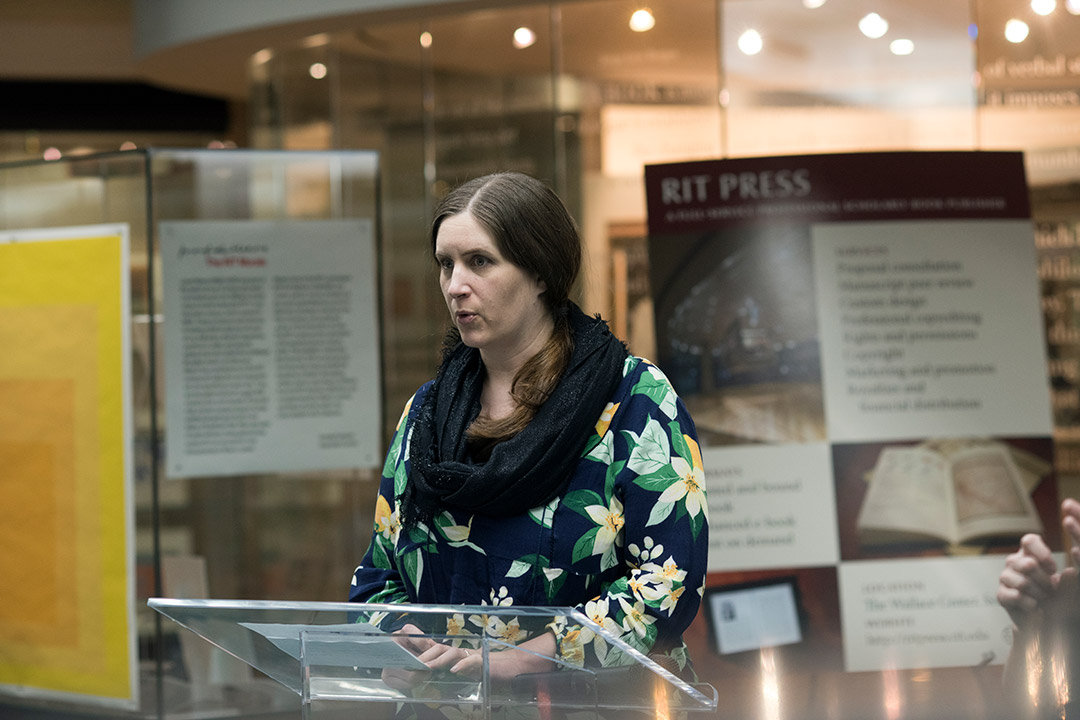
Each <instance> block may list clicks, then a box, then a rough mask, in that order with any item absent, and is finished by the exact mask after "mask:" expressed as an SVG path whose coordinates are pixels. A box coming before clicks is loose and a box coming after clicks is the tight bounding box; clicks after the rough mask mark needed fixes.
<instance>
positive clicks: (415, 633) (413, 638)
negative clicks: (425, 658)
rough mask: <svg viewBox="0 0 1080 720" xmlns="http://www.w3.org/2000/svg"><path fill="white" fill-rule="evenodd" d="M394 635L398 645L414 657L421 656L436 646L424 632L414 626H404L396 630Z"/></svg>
mask: <svg viewBox="0 0 1080 720" xmlns="http://www.w3.org/2000/svg"><path fill="white" fill-rule="evenodd" d="M393 635H394V641H395V642H396V643H397V644H398V645H401V646H402V647H403V648H405V649H406V650H408V651H410V652H412V653H413V654H414V655H419V654H421V653H423V652H425V651H426V650H428V649H429V648H430V647H431V646H432V645H435V644H436V643H435V641H434V640H432V639H431V638H430V637H426V636H424V631H423V630H421V629H420V628H418V627H416V626H415V625H412V624H408V625H403V626H402V627H401V629H399V630H395V631H394V633H393Z"/></svg>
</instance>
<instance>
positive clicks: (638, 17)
mask: <svg viewBox="0 0 1080 720" xmlns="http://www.w3.org/2000/svg"><path fill="white" fill-rule="evenodd" d="M655 26H656V18H655V17H653V14H652V10H650V9H649V8H641V9H640V10H635V11H634V14H633V15H631V16H630V29H631V30H633V31H634V32H648V31H649V30H652V29H653V27H655Z"/></svg>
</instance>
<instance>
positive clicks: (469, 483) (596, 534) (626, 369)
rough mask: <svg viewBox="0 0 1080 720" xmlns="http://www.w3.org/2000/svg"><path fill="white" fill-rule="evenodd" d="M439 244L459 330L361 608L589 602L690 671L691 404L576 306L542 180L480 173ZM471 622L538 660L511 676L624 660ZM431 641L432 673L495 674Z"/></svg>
mask: <svg viewBox="0 0 1080 720" xmlns="http://www.w3.org/2000/svg"><path fill="white" fill-rule="evenodd" d="M431 242H432V252H433V254H434V257H435V260H436V262H437V263H438V265H439V284H440V287H441V289H442V293H443V297H444V298H445V300H446V304H447V307H448V308H449V310H450V316H451V319H452V321H453V328H452V329H451V332H450V335H449V337H448V340H447V343H446V345H445V348H444V353H443V361H442V365H441V367H440V368H439V370H438V372H437V374H436V377H435V379H434V380H433V381H432V382H429V383H428V384H426V385H424V386H423V387H422V388H420V390H419V391H417V393H416V394H415V395H414V397H413V399H412V400H411V401H410V403H409V404H408V405H407V406H406V408H405V412H404V413H403V415H402V418H401V421H400V422H399V424H398V428H397V431H396V433H395V436H394V439H393V441H392V443H391V446H390V451H389V453H388V456H387V459H386V463H385V467H384V470H383V479H382V485H381V487H380V490H379V497H378V500H377V504H376V518H375V532H374V535H373V538H372V543H371V546H370V548H369V549H368V552H367V554H366V555H365V557H364V560H363V564H361V565H360V567H358V568H357V569H356V572H355V574H354V576H353V582H352V588H351V591H350V600H353V601H357V602H373V603H374V602H378V603H424V604H428V603H439V604H447V603H450V604H470V605H479V604H491V605H495V604H498V605H510V604H513V605H546V606H574V607H577V608H579V609H580V610H582V611H583V612H584V613H586V614H587V615H588V616H590V617H591V618H593V619H595V620H596V621H597V622H598V623H600V624H601V625H603V626H604V627H605V628H607V629H608V630H610V631H611V632H613V633H614V634H616V635H618V636H619V637H621V638H622V639H623V640H625V641H626V642H628V643H629V644H630V645H632V646H633V647H635V648H636V649H638V650H640V651H642V652H644V653H648V654H651V655H653V656H654V657H657V658H658V659H659V660H660V661H661V662H664V663H665V666H667V667H669V668H672V669H675V670H678V671H682V670H684V669H686V668H687V662H688V659H687V656H686V651H685V646H684V645H683V642H682V633H683V631H684V630H685V629H686V627H687V626H688V625H689V624H690V622H691V620H692V619H693V617H694V615H695V613H696V612H697V609H698V605H699V603H700V600H701V594H702V591H703V580H704V574H705V566H706V549H707V547H708V530H707V519H706V515H707V506H706V501H705V493H704V474H703V471H702V467H701V455H700V451H699V449H698V444H697V440H696V435H695V430H694V424H693V421H692V420H691V419H690V416H689V415H688V414H687V412H686V409H685V408H684V407H683V405H682V402H681V401H680V400H679V398H678V397H677V396H676V394H675V392H674V390H672V388H671V385H670V384H669V383H668V381H667V379H666V378H665V377H664V375H663V374H662V373H661V372H660V371H659V370H658V369H657V368H656V367H654V366H653V365H651V364H649V363H648V362H646V361H644V360H641V359H639V358H636V357H632V356H629V355H628V354H627V352H626V349H625V347H624V346H623V344H622V343H621V342H619V341H618V340H617V339H616V338H615V337H614V336H613V335H612V334H611V333H610V331H609V330H608V328H607V325H606V323H604V322H603V321H602V320H599V319H594V318H590V317H588V316H586V315H585V314H584V313H583V312H582V311H581V310H580V309H579V308H578V307H577V306H576V305H575V304H573V303H572V302H571V301H570V300H569V293H570V289H571V286H572V285H573V283H574V281H575V279H576V277H577V274H578V271H579V269H580V266H581V241H580V238H579V236H578V233H577V230H576V228H575V226H574V223H573V220H572V219H571V218H570V215H569V213H568V212H567V211H566V208H565V207H564V206H563V204H562V202H561V201H560V200H559V198H558V197H557V196H556V195H555V194H554V193H553V192H552V191H551V190H550V189H549V188H547V187H546V186H545V185H543V184H542V183H540V182H539V181H537V180H534V179H533V178H530V177H528V176H526V175H521V174H516V173H500V174H496V175H490V176H486V177H482V178H479V179H476V180H473V181H471V182H468V183H465V184H464V185H462V186H461V187H459V188H457V189H456V190H454V191H452V192H451V193H450V194H449V195H448V196H447V197H446V198H445V200H443V202H442V203H441V204H440V205H439V207H438V208H437V209H436V213H435V219H434V221H433V223H432V229H431ZM406 629H407V630H412V629H413V628H406ZM471 630H472V631H473V632H474V634H479V633H484V632H486V633H489V634H491V633H498V634H499V635H500V637H501V639H504V640H505V639H507V638H508V637H509V639H511V640H513V641H515V642H517V643H518V645H517V647H521V648H525V649H527V650H530V651H531V652H515V651H509V650H508V651H504V652H497V653H491V659H490V669H491V673H492V676H493V678H496V679H499V678H501V679H508V678H512V677H514V676H516V675H518V674H521V673H527V672H538V671H546V670H549V669H551V666H552V663H551V662H550V661H548V660H546V658H550V657H558V658H560V659H562V660H564V661H566V662H568V663H571V664H576V665H581V664H585V665H589V666H597V667H599V666H604V665H605V664H618V662H619V660H618V659H617V658H616V657H615V655H616V654H615V653H610V652H608V646H607V644H606V643H605V642H604V641H603V639H601V638H598V636H596V635H594V634H593V633H591V632H582V628H581V627H575V626H574V625H567V624H552V625H551V626H547V627H540V628H522V629H521V631H520V632H513V633H507V632H506V628H499V627H492V626H490V625H489V626H487V627H476V628H471ZM436 631H438V632H444V633H457V632H460V631H461V628H453V629H451V628H445V629H440V630H436ZM416 649H417V650H419V651H421V654H420V655H419V657H420V659H421V660H423V661H424V662H425V663H426V664H428V665H429V666H430V667H432V668H434V669H444V670H449V671H451V672H454V673H461V674H465V675H469V676H472V677H475V676H476V675H477V674H478V672H479V669H480V663H481V658H480V656H479V654H478V653H471V652H470V651H469V650H468V649H463V648H461V647H454V646H452V645H442V644H435V643H432V642H430V641H428V642H425V643H422V644H420V645H418V646H416Z"/></svg>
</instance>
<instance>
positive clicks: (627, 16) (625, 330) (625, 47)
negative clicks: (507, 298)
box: [557, 0, 723, 357]
mask: <svg viewBox="0 0 1080 720" xmlns="http://www.w3.org/2000/svg"><path fill="white" fill-rule="evenodd" d="M718 5H719V3H717V2H715V1H714V0H666V1H664V2H654V3H650V4H649V8H650V10H651V16H652V18H653V20H654V22H655V25H654V26H653V27H652V29H650V30H647V31H635V30H633V29H631V27H630V22H631V17H632V15H633V11H634V10H635V9H637V6H633V5H627V4H626V3H624V2H612V1H610V0H605V1H603V2H596V1H592V2H575V3H565V4H562V5H560V7H559V9H558V16H557V17H558V19H559V25H558V27H559V28H560V30H561V32H560V35H559V55H558V57H559V68H558V70H559V93H558V103H559V105H558V111H559V124H558V126H557V127H558V128H560V129H562V128H565V127H573V128H575V129H576V130H577V133H576V135H577V136H579V137H580V140H579V141H578V142H579V143H580V150H578V151H577V153H578V154H580V156H581V164H582V169H581V176H580V180H579V181H578V182H580V186H581V196H582V202H581V210H580V215H578V218H579V224H580V226H581V229H582V235H583V238H584V241H585V246H586V253H587V257H588V262H586V264H585V278H584V282H583V287H584V298H583V304H584V307H585V308H586V310H588V311H589V312H600V313H602V314H603V315H604V317H606V318H608V319H609V320H610V322H611V324H612V327H613V329H614V330H615V332H616V334H617V335H619V337H622V338H625V339H626V340H627V342H628V344H629V347H630V350H631V351H632V352H634V353H636V354H638V355H642V356H645V357H655V347H654V344H655V341H654V338H653V326H652V302H651V299H650V296H649V284H648V255H647V251H646V248H645V206H644V200H645V188H644V166H645V165H646V164H648V163H659V162H674V161H678V160H689V159H700V158H707V157H717V156H719V155H721V154H722V153H723V147H722V118H721V108H720V105H719V102H718V98H719V91H720V84H719V76H718V58H719V47H718V45H717V29H718V25H717V19H718V16H717V13H718V10H717V7H718ZM560 138H561V140H562V142H564V143H565V144H567V146H569V142H570V140H571V139H572V138H571V136H570V134H569V133H563V134H562V135H561V136H560ZM566 154H567V155H568V156H570V155H572V154H573V153H572V151H571V150H567V153H566Z"/></svg>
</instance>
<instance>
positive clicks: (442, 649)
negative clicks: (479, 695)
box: [417, 643, 482, 673]
mask: <svg viewBox="0 0 1080 720" xmlns="http://www.w3.org/2000/svg"><path fill="white" fill-rule="evenodd" d="M417 659H419V660H420V662H422V663H424V664H425V665H427V666H428V667H429V668H431V669H432V670H449V671H450V672H453V673H458V672H462V671H463V670H468V669H470V668H473V667H475V668H479V667H480V663H481V662H482V658H481V657H480V651H479V650H474V649H472V648H460V647H454V646H453V645H442V644H440V643H435V644H433V645H432V646H431V647H429V648H428V649H427V650H425V651H424V652H422V653H420V654H419V655H418V656H417Z"/></svg>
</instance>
